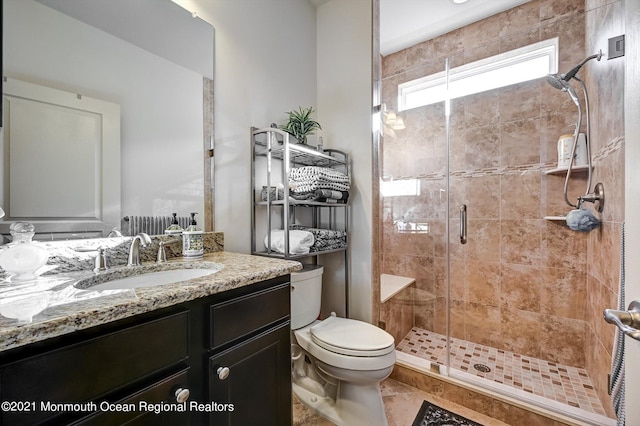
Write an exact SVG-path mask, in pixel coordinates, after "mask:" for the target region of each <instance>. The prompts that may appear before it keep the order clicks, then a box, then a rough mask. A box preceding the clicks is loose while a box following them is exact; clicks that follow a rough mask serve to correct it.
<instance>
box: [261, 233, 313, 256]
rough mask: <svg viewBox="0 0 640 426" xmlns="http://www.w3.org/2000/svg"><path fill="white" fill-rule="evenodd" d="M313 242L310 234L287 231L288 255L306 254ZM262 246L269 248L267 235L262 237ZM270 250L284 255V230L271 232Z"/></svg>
mask: <svg viewBox="0 0 640 426" xmlns="http://www.w3.org/2000/svg"><path fill="white" fill-rule="evenodd" d="M314 242H315V238H314V236H313V234H312V233H311V232H308V231H299V230H291V231H289V254H307V253H309V249H310V248H311V246H312V245H313V243H314ZM264 246H265V247H266V248H269V235H268V234H267V235H266V236H265V237H264ZM271 250H273V251H276V252H278V253H284V230H282V229H273V230H272V231H271Z"/></svg>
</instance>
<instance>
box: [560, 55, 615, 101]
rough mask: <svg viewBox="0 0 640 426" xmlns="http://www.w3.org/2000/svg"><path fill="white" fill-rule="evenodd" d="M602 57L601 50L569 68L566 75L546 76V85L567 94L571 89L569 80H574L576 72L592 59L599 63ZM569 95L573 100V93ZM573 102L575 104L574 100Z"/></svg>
mask: <svg viewBox="0 0 640 426" xmlns="http://www.w3.org/2000/svg"><path fill="white" fill-rule="evenodd" d="M602 55H603V54H602V50H600V51H598V53H596V54H595V55H591V56H589V57H587V58H585V59H584V60H583V61H582V62H580V63H579V64H578V65H576V66H575V67H573V68H571V70H569V72H567V73H566V74H547V83H549V84H550V85H552V86H553V87H555V88H556V89H558V90H562V91H563V92H569V88H570V87H571V86H570V85H569V80H571V79H572V78H576V74H578V71H580V68H582V66H583V65H584V64H586V63H587V62H589V61H590V60H592V59H597V60H598V61H599V60H600V59H602ZM569 95H571V99H573V98H574V97H573V95H575V92H573V95H572V94H571V92H569ZM574 102H576V101H575V99H574Z"/></svg>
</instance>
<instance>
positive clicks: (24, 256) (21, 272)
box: [0, 222, 49, 281]
mask: <svg viewBox="0 0 640 426" xmlns="http://www.w3.org/2000/svg"><path fill="white" fill-rule="evenodd" d="M9 230H10V232H11V235H12V236H13V241H12V242H11V243H9V244H7V248H6V249H4V250H2V251H0V268H2V269H3V270H4V271H6V272H7V273H9V274H10V275H11V276H10V280H11V281H26V280H32V279H35V278H37V276H38V274H37V271H38V269H40V268H41V267H42V266H44V265H45V264H46V263H47V261H48V260H49V252H48V251H47V249H45V248H44V247H42V246H40V245H39V244H38V243H34V242H32V241H31V239H32V238H33V236H34V235H35V227H34V226H33V224H31V223H30V222H13V223H12V224H11V226H9Z"/></svg>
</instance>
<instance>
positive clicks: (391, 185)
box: [380, 179, 420, 197]
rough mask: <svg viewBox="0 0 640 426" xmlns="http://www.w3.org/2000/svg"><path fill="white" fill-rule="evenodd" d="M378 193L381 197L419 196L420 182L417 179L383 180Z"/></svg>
mask: <svg viewBox="0 0 640 426" xmlns="http://www.w3.org/2000/svg"><path fill="white" fill-rule="evenodd" d="M380 192H381V193H382V196H383V197H398V196H402V195H420V181H419V180H418V179H399V180H384V181H382V182H381V185H380Z"/></svg>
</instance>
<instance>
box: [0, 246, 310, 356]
mask: <svg viewBox="0 0 640 426" xmlns="http://www.w3.org/2000/svg"><path fill="white" fill-rule="evenodd" d="M176 262H185V259H182V258H174V259H171V260H170V261H169V262H168V263H167V264H172V263H176ZM189 262H190V263H193V262H207V263H208V262H214V263H216V264H219V265H222V269H221V270H220V271H218V272H216V273H214V274H211V275H207V276H204V277H200V278H194V279H191V280H188V281H183V282H180V283H171V284H165V285H160V286H156V287H142V288H136V289H135V290H117V291H112V292H111V293H109V292H104V293H100V294H99V296H97V297H96V292H92V293H93V296H92V297H88V298H86V295H85V296H81V297H79V296H78V294H81V293H82V294H84V293H86V292H82V291H78V290H77V289H75V288H74V287H73V284H74V283H76V282H77V281H78V280H79V279H82V278H88V277H92V276H94V275H95V274H94V273H93V272H91V271H82V272H67V273H62V274H51V275H46V276H42V277H40V278H39V280H38V282H39V283H38V285H39V286H41V288H46V289H47V291H48V293H50V294H53V295H55V296H56V297H57V299H58V301H57V302H56V303H55V304H54V306H49V307H48V308H47V309H45V310H44V311H42V312H40V313H38V314H36V315H35V316H34V317H33V320H32V322H30V323H27V322H24V321H18V320H16V319H9V318H5V317H0V351H5V350H8V349H13V348H17V347H19V346H23V345H27V344H30V343H34V342H38V341H41V340H45V339H48V338H51V337H56V336H60V335H63V334H67V333H72V332H74V331H76V330H82V329H86V328H89V327H94V326H97V325H101V324H105V323H108V322H111V321H116V320H119V319H123V318H127V317H130V316H133V315H137V314H142V313H145V312H150V311H153V310H156V309H160V308H165V307H168V306H172V305H176V304H179V303H183V302H187V301H189V300H194V299H198V298H201V297H205V296H209V295H212V294H215V293H220V292H223V291H226V290H231V289H234V288H237V287H242V286H245V285H249V284H252V283H256V282H259V281H264V280H267V279H270V278H275V277H278V276H281V275H286V274H288V273H290V272H293V271H297V270H300V269H301V268H302V265H301V264H300V263H299V262H295V261H289V260H282V259H274V258H268V257H262V256H251V255H246V254H238V253H230V252H224V251H220V252H215V253H209V254H205V256H204V258H202V259H199V260H191V261H189ZM121 268H123V267H119V268H112V269H110V270H109V271H107V273H113V272H116V271H117V270H118V269H121ZM10 285H11V284H9V285H7V284H5V285H3V286H4V288H5V289H6V288H7V286H10ZM43 286H44V287H43ZM25 287H28V285H25ZM88 290H90V289H88ZM26 291H29V290H26ZM69 292H70V293H69ZM67 293H68V294H70V295H71V297H72V298H75V297H77V299H74V300H73V301H72V302H69V303H66V300H67V299H64V297H62V296H61V295H65V294H67ZM54 299H55V297H54ZM61 300H62V301H63V302H65V303H61Z"/></svg>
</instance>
